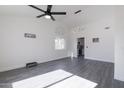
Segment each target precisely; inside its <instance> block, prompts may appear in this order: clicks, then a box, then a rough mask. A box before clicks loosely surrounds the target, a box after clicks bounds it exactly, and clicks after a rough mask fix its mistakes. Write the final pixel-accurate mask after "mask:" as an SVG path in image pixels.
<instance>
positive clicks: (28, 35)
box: [24, 33, 36, 38]
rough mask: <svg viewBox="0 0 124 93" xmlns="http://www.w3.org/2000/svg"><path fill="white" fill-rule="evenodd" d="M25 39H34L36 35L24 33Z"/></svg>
mask: <svg viewBox="0 0 124 93" xmlns="http://www.w3.org/2000/svg"><path fill="white" fill-rule="evenodd" d="M24 37H25V38H36V34H31V33H24Z"/></svg>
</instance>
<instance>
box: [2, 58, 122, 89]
mask: <svg viewBox="0 0 124 93" xmlns="http://www.w3.org/2000/svg"><path fill="white" fill-rule="evenodd" d="M57 69H62V70H65V71H67V72H70V73H72V74H74V75H78V76H80V77H82V78H85V79H88V80H91V81H93V82H96V83H98V85H97V86H96V88H119V87H120V88H123V87H124V83H123V82H121V81H118V80H114V64H113V63H109V62H102V61H95V60H89V59H83V58H79V59H77V58H74V59H73V60H72V59H71V58H64V59H60V60H55V61H50V62H45V63H41V64H39V65H38V66H36V67H32V68H28V69H26V68H25V67H24V68H19V69H14V70H10V71H5V72H0V87H1V88H11V87H12V86H11V83H12V82H15V81H19V80H23V79H26V78H30V77H33V76H37V75H41V74H44V73H47V72H50V71H54V70H57Z"/></svg>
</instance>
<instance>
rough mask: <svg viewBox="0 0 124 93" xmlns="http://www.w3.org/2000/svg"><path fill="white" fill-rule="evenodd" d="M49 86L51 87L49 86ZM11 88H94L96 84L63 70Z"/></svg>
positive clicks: (16, 83)
mask: <svg viewBox="0 0 124 93" xmlns="http://www.w3.org/2000/svg"><path fill="white" fill-rule="evenodd" d="M49 85H51V86H49ZM12 86H13V88H44V87H46V86H49V87H48V88H94V87H96V86H97V83H95V82H92V81H89V80H87V79H84V78H82V77H79V76H76V75H73V74H72V73H69V72H67V71H64V70H61V69H59V70H56V71H52V72H48V73H46V74H42V75H38V76H35V77H31V78H28V79H24V80H20V81H17V82H13V83H12Z"/></svg>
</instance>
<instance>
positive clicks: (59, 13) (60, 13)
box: [51, 12, 66, 15]
mask: <svg viewBox="0 0 124 93" xmlns="http://www.w3.org/2000/svg"><path fill="white" fill-rule="evenodd" d="M51 14H52V15H66V12H51Z"/></svg>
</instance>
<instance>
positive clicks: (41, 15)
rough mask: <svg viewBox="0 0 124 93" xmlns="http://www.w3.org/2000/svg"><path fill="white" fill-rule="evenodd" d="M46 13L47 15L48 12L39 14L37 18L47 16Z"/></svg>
mask: <svg viewBox="0 0 124 93" xmlns="http://www.w3.org/2000/svg"><path fill="white" fill-rule="evenodd" d="M45 15H46V14H42V15H39V16H37V18H40V17H43V16H45Z"/></svg>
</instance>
